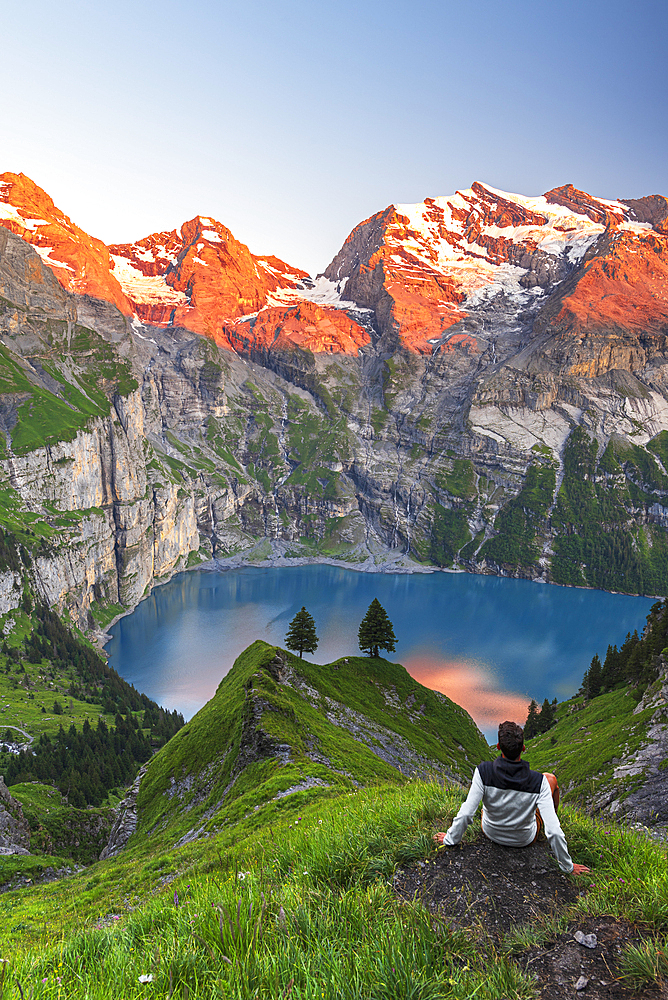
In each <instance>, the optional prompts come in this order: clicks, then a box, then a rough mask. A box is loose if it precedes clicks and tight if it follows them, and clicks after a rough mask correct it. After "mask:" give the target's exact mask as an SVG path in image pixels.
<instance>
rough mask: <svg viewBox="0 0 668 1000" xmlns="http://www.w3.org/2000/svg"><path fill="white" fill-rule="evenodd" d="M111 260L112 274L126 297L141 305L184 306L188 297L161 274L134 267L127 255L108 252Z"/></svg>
mask: <svg viewBox="0 0 668 1000" xmlns="http://www.w3.org/2000/svg"><path fill="white" fill-rule="evenodd" d="M110 256H111V260H112V262H113V269H112V274H113V275H114V277H115V278H116V279H117V280H118V282H119V283H120V286H121V288H122V289H123V291H124V293H125V294H126V295H127V296H128V298H130V299H132V300H133V301H134V302H139V303H141V304H142V305H169V306H185V305H188V299H187V297H186V295H185V294H184V293H183V292H179V291H178V290H177V289H175V288H171V286H170V285H168V284H167V282H166V281H165V279H164V276H163V275H161V274H160V275H155V276H150V275H147V274H144V273H143V272H142V271H140V270H139V268H137V267H134V266H133V265H132V264H131V263H130V261H129V260H128V259H127V257H120V256H118V255H117V254H110Z"/></svg>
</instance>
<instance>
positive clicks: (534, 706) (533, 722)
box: [524, 698, 538, 740]
mask: <svg viewBox="0 0 668 1000" xmlns="http://www.w3.org/2000/svg"><path fill="white" fill-rule="evenodd" d="M537 732H538V702H537V701H536V699H535V698H532V699H531V701H530V702H529V714H528V715H527V721H526V722H525V723H524V739H525V740H530V739H531V737H532V736H535V735H536V733H537Z"/></svg>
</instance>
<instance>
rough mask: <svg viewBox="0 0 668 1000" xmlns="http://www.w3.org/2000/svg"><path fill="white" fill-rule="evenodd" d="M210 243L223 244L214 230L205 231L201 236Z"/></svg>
mask: <svg viewBox="0 0 668 1000" xmlns="http://www.w3.org/2000/svg"><path fill="white" fill-rule="evenodd" d="M202 221H204V220H202ZM201 235H202V236H203V237H204V239H205V240H208V241H209V243H222V242H223V241H222V240H221V238H220V236H219V235H218V233H217V232H216V231H215V230H214V229H203V230H202V234H201Z"/></svg>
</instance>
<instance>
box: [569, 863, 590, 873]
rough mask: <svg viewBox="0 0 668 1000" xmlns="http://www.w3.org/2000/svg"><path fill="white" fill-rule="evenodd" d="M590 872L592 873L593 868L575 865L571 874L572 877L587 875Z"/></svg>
mask: <svg viewBox="0 0 668 1000" xmlns="http://www.w3.org/2000/svg"><path fill="white" fill-rule="evenodd" d="M590 871H591V868H587V866H586V865H576V864H574V865H573V871H572V872H571V874H572V875H586V874H587V872H590Z"/></svg>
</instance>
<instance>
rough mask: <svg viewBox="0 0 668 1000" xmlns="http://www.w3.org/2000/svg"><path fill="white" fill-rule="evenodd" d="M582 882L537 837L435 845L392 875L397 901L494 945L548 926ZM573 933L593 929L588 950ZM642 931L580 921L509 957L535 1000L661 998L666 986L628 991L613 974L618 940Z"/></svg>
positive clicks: (628, 940) (620, 947)
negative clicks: (432, 853) (525, 843)
mask: <svg viewBox="0 0 668 1000" xmlns="http://www.w3.org/2000/svg"><path fill="white" fill-rule="evenodd" d="M588 887H589V881H588V878H587V876H586V875H584V876H577V877H574V876H570V875H565V874H564V873H563V872H562V871H561V870H560V869H559V867H558V866H557V864H556V862H555V860H554V858H553V857H552V855H551V853H550V851H549V848H548V846H547V843H546V842H545V841H538V843H536V844H531V845H530V846H529V847H524V848H513V847H502V846H501V845H500V844H494V843H492V841H491V840H487V839H486V838H483V837H481V838H480V839H479V840H478V841H476V842H474V843H471V844H465V845H463V846H461V845H460V846H459V847H456V848H449V849H444V850H441V851H439V852H438V854H437V855H436V857H435V858H434V859H430V860H429V861H420V862H418V863H417V864H411V865H404V866H403V868H399V869H397V871H396V874H395V879H394V889H395V891H396V893H397V895H398V896H400V897H401V898H403V899H414V898H418V899H420V900H421V901H422V902H423V903H424V905H425V906H426V907H427V908H428V909H429V910H431V911H432V912H434V913H438V914H440V915H441V916H444V917H445V918H446V919H448V920H449V921H450V922H451V925H452V926H453V927H456V928H461V929H467V930H473V931H475V932H476V934H478V935H480V936H481V937H488V938H491V939H492V941H493V943H494V944H495V945H496V946H497V947H500V946H502V945H503V939H504V937H505V936H506V935H507V934H508V933H509V932H511V931H513V930H515V929H516V928H517V927H519V926H521V925H523V924H531V925H534V926H536V927H537V928H539V929H540V928H545V927H546V925H547V926H549V920H550V918H551V917H554V916H556V915H557V914H558V913H560V912H563V911H564V910H565V909H567V908H568V907H569V906H571V905H572V904H573V903H575V902H576V900H577V899H578V897H579V896H581V895H584V894H586V892H587V890H588ZM578 931H580V932H582V934H584V935H586V936H588V935H591V934H594V935H595V936H596V944H595V947H593V948H589V947H586V945H584V944H581V943H579V942H578V941H576V940H575V938H574V936H573V935H574V934H575V933H576V932H578ZM647 936H648V933H647V932H646V931H645V932H643V930H642V928H638V927H634V926H632V925H630V924H629V923H627V922H626V921H621V920H616V919H614V918H613V917H591V918H583V919H580V920H579V921H577V922H571V923H569V924H568V927H567V929H566V932H565V933H562V934H559V935H557V936H556V937H555V936H554V935H553V937H552V939H548V940H547V941H546V942H545V943H543V944H542V945H540V946H538V945H537V946H535V947H531V948H529V949H528V950H527V951H524V952H522V953H520V954H516V955H514V959H515V960H516V961H517V962H518V963H519V964H520V966H521V967H522V968H523V969H524V970H525V971H526V972H527V973H528V974H529V975H530V976H532V977H534V978H535V980H536V990H537V995H538V996H539V997H540V998H541V1000H563V998H564V997H578V996H580V997H583V998H585V1000H592V998H593V1000H650V998H651V1000H659V998H663V997H666V998H668V991H665V990H664V991H663V992H662V991H661V990H659V989H651V990H639V989H634V988H632V987H631V986H630V985H628V982H627V981H626V980H624V979H622V977H621V971H620V968H619V961H620V958H621V955H622V953H623V951H624V949H625V947H626V945H627V944H638V943H639V942H640V941H641V940H642V939H643V938H646V937H647ZM589 943H590V944H591V943H592V939H589ZM584 980H586V984H585V985H583V981H584ZM576 983H578V984H579V986H580V990H576Z"/></svg>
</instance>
